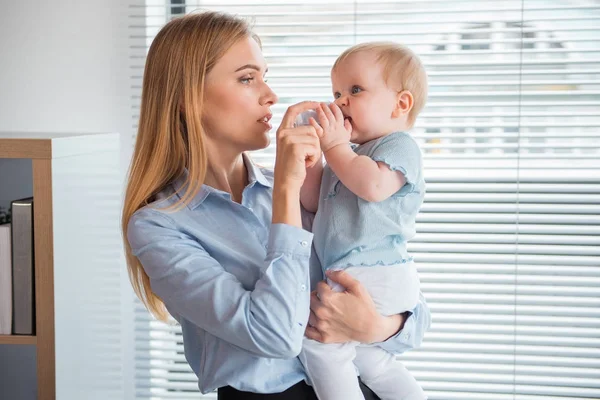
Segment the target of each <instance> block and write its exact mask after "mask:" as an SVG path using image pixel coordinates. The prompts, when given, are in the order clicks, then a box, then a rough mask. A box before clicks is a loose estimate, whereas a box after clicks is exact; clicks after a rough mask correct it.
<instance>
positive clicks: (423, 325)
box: [377, 293, 431, 354]
mask: <svg viewBox="0 0 600 400" xmlns="http://www.w3.org/2000/svg"><path fill="white" fill-rule="evenodd" d="M430 326H431V312H430V311H429V306H428V305H427V302H426V301H425V297H424V296H423V293H420V294H419V302H418V303H417V305H416V306H415V308H414V309H413V310H412V313H411V315H410V316H409V317H408V318H407V319H406V321H405V322H404V327H403V328H402V330H401V331H400V332H398V333H397V334H396V335H394V336H392V337H391V338H389V339H388V340H386V341H385V342H382V343H377V345H378V346H379V347H381V348H383V349H384V350H387V351H389V352H390V353H394V354H400V353H404V352H405V351H408V350H412V349H416V348H419V347H420V346H421V343H422V342H423V337H424V336H425V332H427V331H428V330H429V327H430Z"/></svg>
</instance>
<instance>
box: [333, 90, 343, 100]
mask: <svg viewBox="0 0 600 400" xmlns="http://www.w3.org/2000/svg"><path fill="white" fill-rule="evenodd" d="M340 97H342V95H341V94H340V92H335V93H334V94H333V98H334V99H339V98H340Z"/></svg>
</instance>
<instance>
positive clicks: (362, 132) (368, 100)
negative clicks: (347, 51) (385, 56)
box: [331, 52, 398, 144]
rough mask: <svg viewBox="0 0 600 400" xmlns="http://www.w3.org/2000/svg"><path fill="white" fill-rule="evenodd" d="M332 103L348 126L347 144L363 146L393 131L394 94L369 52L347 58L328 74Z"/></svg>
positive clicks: (381, 69) (372, 54)
mask: <svg viewBox="0 0 600 400" xmlns="http://www.w3.org/2000/svg"><path fill="white" fill-rule="evenodd" d="M331 84H332V88H333V97H334V99H335V100H334V101H335V103H336V104H337V105H338V107H340V108H341V109H342V113H343V114H344V117H346V118H347V119H349V120H350V123H351V124H352V136H351V141H352V142H354V143H359V144H361V143H365V142H368V141H369V140H373V139H376V138H378V137H381V136H384V135H386V134H388V133H391V132H393V131H394V130H395V129H394V128H393V126H394V123H395V122H397V121H394V120H393V119H392V112H393V111H394V108H395V106H396V102H397V95H398V92H397V91H396V90H393V89H391V88H389V87H388V85H387V84H386V82H385V80H384V79H383V67H382V66H381V65H380V64H379V63H378V62H377V59H376V55H375V54H374V53H372V52H360V53H356V54H352V55H350V56H349V57H348V58H346V59H345V60H344V61H342V62H341V63H340V64H338V65H337V66H336V68H335V69H334V70H332V71H331Z"/></svg>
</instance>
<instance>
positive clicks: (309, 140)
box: [274, 101, 321, 190]
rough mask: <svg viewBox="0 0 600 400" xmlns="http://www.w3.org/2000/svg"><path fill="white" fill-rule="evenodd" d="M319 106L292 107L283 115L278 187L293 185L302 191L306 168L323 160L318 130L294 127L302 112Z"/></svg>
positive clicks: (278, 158)
mask: <svg viewBox="0 0 600 400" xmlns="http://www.w3.org/2000/svg"><path fill="white" fill-rule="evenodd" d="M318 106H319V103H318V102H315V101H304V102H302V103H298V104H294V105H293V106H291V107H289V108H288V109H287V111H286V113H285V115H284V116H283V120H282V121H281V125H280V126H279V129H277V153H276V157H275V182H274V183H275V186H284V187H287V186H289V185H291V186H293V187H295V188H297V189H298V190H300V187H301V186H302V183H303V182H304V178H305V177H306V168H310V167H312V166H313V165H314V164H315V163H316V162H317V161H319V160H320V157H321V147H320V145H319V137H318V136H317V133H316V131H315V128H314V127H313V126H311V125H304V126H299V127H296V128H294V121H295V120H296V117H297V116H298V115H299V114H300V113H302V112H304V111H307V110H310V109H314V108H316V107H318Z"/></svg>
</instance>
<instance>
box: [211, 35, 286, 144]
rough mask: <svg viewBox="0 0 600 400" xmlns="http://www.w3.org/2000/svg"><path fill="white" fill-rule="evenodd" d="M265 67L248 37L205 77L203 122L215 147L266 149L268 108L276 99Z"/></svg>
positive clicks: (268, 126) (254, 44)
mask: <svg viewBox="0 0 600 400" xmlns="http://www.w3.org/2000/svg"><path fill="white" fill-rule="evenodd" d="M266 72H267V66H266V63H265V59H264V57H263V55H262V51H261V49H260V47H259V45H258V43H256V41H255V40H254V39H252V38H251V37H248V38H245V39H242V40H240V41H238V42H237V43H236V44H234V45H233V46H232V47H231V48H230V49H229V50H228V51H227V52H226V53H225V55H223V57H222V58H221V59H220V60H219V61H217V63H216V64H215V66H214V67H213V69H212V70H211V71H210V72H209V73H208V75H207V77H206V84H205V90H204V93H205V97H204V110H203V112H202V122H203V124H204V127H205V129H206V134H207V136H208V138H209V140H211V141H212V142H213V143H215V144H216V146H217V147H221V148H223V147H224V146H228V147H230V148H231V150H233V151H235V152H238V151H239V152H242V151H246V150H258V149H263V148H265V147H267V146H268V145H269V141H270V139H269V131H270V130H271V128H272V126H271V124H270V122H269V120H270V119H271V116H272V114H271V110H270V108H271V106H272V105H273V104H275V103H276V102H277V96H276V95H275V93H273V91H272V90H271V88H270V87H269V86H268V85H267V83H266V81H265V73H266Z"/></svg>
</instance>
